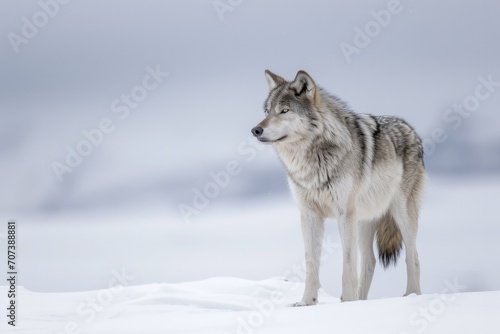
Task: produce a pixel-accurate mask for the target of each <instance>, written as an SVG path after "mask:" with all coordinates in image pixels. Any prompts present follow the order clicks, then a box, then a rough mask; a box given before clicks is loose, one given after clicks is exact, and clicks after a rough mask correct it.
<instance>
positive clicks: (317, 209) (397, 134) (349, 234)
mask: <svg viewBox="0 0 500 334" xmlns="http://www.w3.org/2000/svg"><path fill="white" fill-rule="evenodd" d="M265 74H266V78H267V81H268V84H269V96H268V98H267V100H266V102H265V104H264V109H265V118H264V120H262V122H260V123H259V124H258V125H257V126H256V127H254V128H253V129H252V133H253V134H254V135H255V136H256V138H257V139H258V140H259V141H261V142H263V143H269V144H272V145H273V146H274V148H275V150H276V152H277V154H278V156H279V158H280V160H281V162H282V163H283V166H284V167H285V169H286V173H287V176H288V182H289V186H290V190H291V192H292V195H293V197H294V199H295V201H296V203H297V205H298V206H299V209H300V211H301V224H302V234H303V238H304V246H305V259H306V287H305V291H304V295H303V298H302V300H301V301H299V302H298V303H296V305H297V306H302V305H312V304H316V303H317V300H318V289H319V287H320V282H319V267H320V258H321V245H322V239H323V230H324V221H325V219H326V218H336V219H337V221H338V225H339V232H340V237H341V240H342V252H343V274H342V297H341V298H342V300H343V301H350V300H357V299H366V298H367V296H368V291H369V288H370V284H371V281H372V277H373V272H374V268H375V262H376V260H375V256H374V252H373V241H374V239H375V236H376V238H377V245H378V249H379V258H380V260H381V262H382V264H383V265H384V267H387V266H388V265H389V264H390V263H395V262H396V259H397V257H398V254H399V252H400V250H401V248H402V245H403V244H404V246H405V251H406V265H407V288H406V293H405V295H408V294H411V293H416V294H420V293H421V291H420V265H419V260H418V254H417V250H416V237H417V226H418V215H419V206H420V197H421V194H422V190H423V187H424V183H425V180H426V173H425V168H424V162H423V148H422V141H421V140H420V138H419V136H418V135H417V133H416V132H415V130H414V129H413V128H412V127H411V126H410V125H409V124H408V123H406V122H405V121H404V120H403V119H401V118H398V117H394V116H373V115H367V114H357V113H355V112H353V111H352V110H351V109H350V108H349V107H348V105H347V104H346V103H345V102H343V101H342V100H340V99H339V98H337V97H335V96H333V95H331V94H329V93H327V92H326V91H325V90H324V89H322V88H320V87H318V86H317V85H316V84H315V82H314V81H313V79H312V78H311V77H310V76H309V75H308V74H307V73H306V72H304V71H299V72H298V73H297V75H296V77H295V79H294V80H293V81H290V82H289V81H286V80H284V79H283V78H282V77H280V76H278V75H276V74H273V73H271V72H269V71H266V73H265ZM358 249H359V251H360V255H361V275H360V276H359V277H358V273H357V260H358Z"/></svg>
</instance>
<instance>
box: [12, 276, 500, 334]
mask: <svg viewBox="0 0 500 334" xmlns="http://www.w3.org/2000/svg"><path fill="white" fill-rule="evenodd" d="M453 283H454V282H448V287H449V289H448V290H447V294H433V295H423V296H415V295H412V296H409V297H406V298H405V297H398V298H390V299H380V300H370V301H359V302H350V303H340V301H339V299H338V298H334V297H331V296H328V295H326V294H325V293H324V292H323V291H321V292H322V293H321V294H320V300H321V303H320V304H319V305H317V306H313V307H301V308H293V307H290V304H291V303H292V302H294V301H296V300H298V298H299V297H300V294H301V292H302V291H301V290H302V289H303V284H298V283H291V282H287V281H284V280H282V279H267V280H263V281H250V280H243V279H238V278H212V279H208V280H204V281H197V282H189V283H178V284H166V283H163V284H150V285H141V286H130V287H123V286H110V288H108V289H105V290H98V291H89V292H79V293H50V294H49V293H45V294H44V293H35V292H31V291H28V290H25V289H23V290H22V291H21V297H20V305H22V310H23V311H22V313H21V316H20V317H19V320H18V321H19V326H18V327H17V328H16V330H15V331H12V332H13V333H14V332H15V333H17V332H19V333H89V334H90V333H92V334H97V333H119V334H125V333H205V334H209V333H214V334H229V333H238V334H239V333H245V334H250V333H273V334H279V333H286V334H290V333H371V334H375V333H383V334H386V333H398V334H408V333H423V332H425V333H440V334H443V333H454V334H457V333H498V330H499V329H500V325H499V324H498V311H499V310H500V291H496V292H476V293H460V292H459V289H460V286H457V285H454V284H453ZM2 290H3V291H2V294H3V293H4V292H5V291H4V289H2Z"/></svg>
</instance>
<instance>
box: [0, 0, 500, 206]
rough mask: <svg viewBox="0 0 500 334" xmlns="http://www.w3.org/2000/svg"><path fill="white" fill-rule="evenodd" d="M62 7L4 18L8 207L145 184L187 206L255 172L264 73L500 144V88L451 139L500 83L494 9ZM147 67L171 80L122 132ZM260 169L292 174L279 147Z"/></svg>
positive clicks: (424, 128)
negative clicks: (252, 142) (253, 139)
mask: <svg viewBox="0 0 500 334" xmlns="http://www.w3.org/2000/svg"><path fill="white" fill-rule="evenodd" d="M54 3H55V0H54V1H51V0H46V1H2V2H1V3H0V22H1V25H0V36H3V37H2V38H0V115H1V116H0V117H1V118H0V153H1V154H0V156H1V158H0V159H1V160H0V163H1V166H0V175H1V177H2V179H3V180H2V184H3V186H2V190H1V192H0V201H1V202H2V204H1V207H2V208H18V209H19V210H26V209H33V208H40V207H45V206H47V205H54V202H58V201H66V202H64V203H67V202H68V203H69V202H71V201H75V202H77V201H80V202H82V201H83V202H84V201H85V199H86V198H87V199H88V198H90V197H92V196H94V195H95V194H98V193H100V194H102V193H106V191H111V189H115V190H116V189H119V192H124V191H125V192H127V191H131V189H136V188H137V187H138V186H137V185H138V184H141V185H146V186H144V187H149V186H150V185H152V184H156V185H158V184H161V185H162V187H163V188H161V189H168V188H169V187H174V185H175V187H176V188H175V189H176V192H178V193H182V192H183V191H185V192H186V193H188V192H189V191H190V190H191V189H192V187H193V186H196V185H197V184H198V183H203V182H204V181H203V180H204V177H206V175H207V173H208V172H209V171H211V170H217V169H220V168H223V166H225V164H226V163H227V162H228V161H229V160H231V159H237V160H238V159H240V160H239V161H245V160H244V159H245V157H244V156H241V154H239V153H238V152H237V147H238V146H239V145H241V144H242V143H245V144H244V145H247V144H246V141H247V137H248V135H249V134H250V129H251V128H252V127H253V126H254V125H255V124H256V123H257V122H258V121H259V120H260V118H261V117H262V102H263V101H264V99H265V97H266V93H267V84H266V82H265V79H264V75H263V72H264V70H265V69H270V70H272V71H274V72H275V73H277V74H280V75H282V76H284V77H285V78H288V79H292V78H293V77H294V75H295V73H296V72H297V71H298V70H300V69H304V70H306V71H308V72H309V73H310V74H311V75H312V76H313V78H315V80H316V82H317V83H318V84H319V85H321V86H323V87H325V88H326V89H328V90H329V91H331V92H332V93H334V94H336V95H338V96H339V97H341V98H342V99H344V100H346V101H347V102H348V103H349V104H350V105H351V106H352V107H353V108H354V109H355V110H356V111H358V112H367V113H373V114H395V115H399V116H402V117H405V118H406V119H407V120H408V121H410V122H411V123H412V124H414V125H415V126H416V128H417V130H418V131H419V133H420V134H421V135H422V137H424V138H428V137H429V136H431V134H432V131H434V130H435V129H436V128H437V127H438V128H439V127H443V128H444V129H445V131H447V132H448V134H449V135H450V137H458V138H463V140H465V141H470V142H477V143H479V145H483V144H484V145H487V144H490V143H493V142H498V141H500V135H499V132H498V125H499V116H498V115H499V113H498V111H499V105H500V88H498V91H494V92H492V93H491V96H490V97H488V99H486V100H484V101H481V105H480V107H479V109H478V110H477V111H476V112H475V113H474V114H473V115H472V116H470V118H468V119H467V120H464V124H463V126H461V127H460V128H459V129H458V130H456V131H455V130H454V129H450V128H449V124H443V114H444V113H445V111H446V109H447V108H450V107H451V106H452V105H453V104H454V103H462V102H463V100H464V99H465V98H466V97H467V96H470V95H471V94H472V95H474V92H475V88H476V87H477V85H478V84H479V83H480V82H481V81H480V80H479V79H478V78H479V77H483V78H487V77H488V75H490V76H492V78H493V79H494V80H498V81H500V64H499V59H500V44H499V43H498V41H499V40H500V39H499V37H500V36H499V35H500V21H499V20H498V14H499V13H500V4H499V3H498V2H497V1H493V0H491V1H486V0H485V1H480V2H477V1H451V0H447V1H438V2H436V1H430V0H413V1H410V0H401V1H400V2H399V4H397V3H396V2H394V1H372V0H364V1H356V2H348V1H326V0H324V1H315V2H306V1H285V0H281V1H264V0H261V1H240V2H239V3H238V1H236V0H235V1H232V2H231V3H232V4H233V5H231V4H230V2H228V0H221V1H211V0H206V1H159V0H158V1H123V0H120V1H118V0H116V1H82V0H73V1H70V2H69V3H68V4H59V5H57V7H58V8H56V7H55V5H54ZM44 4H46V5H44ZM42 7H45V11H48V12H50V13H49V14H51V15H48V14H44V12H43V9H42ZM218 11H219V12H218ZM390 11H392V12H393V13H392V14H391V15H390V17H387V16H386V13H390ZM374 13H378V14H374ZM384 15H385V16H384ZM376 16H377V17H378V18H379V21H380V22H382V23H377V21H376ZM27 22H28V23H27ZM35 23H37V24H38V25H40V27H38V28H36V29H37V31H36V32H33V31H32V30H31V31H30V28H29V25H33V24H35ZM384 25H385V26H384ZM377 27H378V28H377ZM358 28H359V30H361V31H365V33H366V31H367V30H366V29H375V30H371V32H370V30H368V33H370V34H372V37H368V38H369V40H368V41H366V37H365V42H366V45H364V46H363V47H358V51H357V53H354V54H351V56H350V57H349V58H350V59H347V58H346V56H345V54H344V53H343V52H342V48H341V47H340V46H341V45H347V44H349V45H351V46H353V47H356V34H359V33H358V31H359V30H358ZM27 32H28V35H27ZM357 38H358V39H357V40H358V42H359V38H360V37H359V36H358V37H357ZM20 40H22V41H23V42H19V41H20ZM13 41H15V42H13ZM342 43H344V44H342ZM147 68H149V69H160V71H161V72H166V73H168V76H165V77H164V78H163V80H162V82H160V83H159V84H158V86H157V87H155V88H154V89H152V90H151V91H147V96H146V97H145V98H144V100H143V101H140V103H138V106H137V107H136V108H135V109H133V110H130V114H128V116H127V117H126V118H125V119H120V118H119V117H118V116H119V115H122V114H121V113H115V112H114V111H113V107H112V106H113V103H114V102H115V101H116V100H117V99H118V100H119V105H121V106H123V105H124V104H123V103H124V102H122V101H121V99H122V96H123V94H125V95H127V94H128V95H130V93H131V91H132V90H133V88H134V87H136V86H141V85H143V80H144V77H145V76H146V75H148V73H149V72H148V70H147ZM115 106H116V105H115ZM103 119H110V120H111V121H112V122H113V126H114V128H113V131H112V133H109V134H107V135H106V136H105V137H104V140H103V142H102V144H100V145H98V147H94V148H93V150H92V152H91V154H90V155H89V156H88V157H85V158H84V159H83V162H82V163H81V164H80V165H79V166H78V167H76V168H74V170H73V171H72V172H71V173H67V174H65V175H64V181H63V182H59V180H58V178H57V176H56V175H55V173H54V170H53V162H54V161H57V162H61V163H64V160H65V158H66V156H67V148H66V147H67V146H69V147H71V148H76V147H77V145H78V144H79V143H80V142H81V141H82V140H83V139H85V137H84V135H83V134H82V131H83V130H87V131H90V130H92V129H94V128H97V127H99V124H100V122H101V121H102V120H103ZM259 152H260V151H259ZM438 153H439V152H438ZM258 159H259V160H258V161H256V162H254V163H252V164H249V165H248V166H244V167H245V173H246V174H245V175H248V176H252V175H255V176H256V177H258V178H260V179H262V176H263V175H266V174H267V173H269V175H272V178H275V176H274V175H275V174H272V173H279V172H280V171H281V170H280V166H279V163H278V161H277V159H276V157H275V156H274V153H273V152H272V150H270V149H269V148H267V149H265V150H264V151H262V152H260V153H259V157H258ZM221 166H222V167H221ZM268 171H269V172H268ZM197 177H198V178H197ZM174 181H176V182H177V183H176V182H174ZM162 182H163V183H162ZM276 182H278V183H279V184H280V186H279V187H281V186H282V184H283V183H282V180H280V181H276ZM127 185H130V187H131V188H127ZM134 187H136V188H134ZM242 187H243V185H242ZM184 188H185V189H184ZM161 189H160V190H159V191H162V190H161ZM183 189H184V190H183ZM107 194H110V192H108V193H107Z"/></svg>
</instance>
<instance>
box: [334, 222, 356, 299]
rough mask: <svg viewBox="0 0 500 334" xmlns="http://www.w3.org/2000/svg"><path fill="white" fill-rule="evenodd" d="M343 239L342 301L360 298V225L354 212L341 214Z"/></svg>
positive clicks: (340, 225) (340, 227) (341, 234)
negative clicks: (358, 266)
mask: <svg viewBox="0 0 500 334" xmlns="http://www.w3.org/2000/svg"><path fill="white" fill-rule="evenodd" d="M339 232H340V240H341V241H342V255H343V259H342V260H343V265H342V296H341V297H340V299H341V301H343V302H345V301H352V300H358V299H359V295H358V270H357V265H358V226H357V221H356V215H355V214H354V212H348V213H344V214H342V215H340V216H339Z"/></svg>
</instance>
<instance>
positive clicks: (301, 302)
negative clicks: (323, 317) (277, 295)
mask: <svg viewBox="0 0 500 334" xmlns="http://www.w3.org/2000/svg"><path fill="white" fill-rule="evenodd" d="M317 303H318V299H317V298H312V299H311V300H310V301H306V300H304V299H302V300H301V301H300V302H296V303H293V304H292V306H293V307H300V306H311V305H316V304H317Z"/></svg>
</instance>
